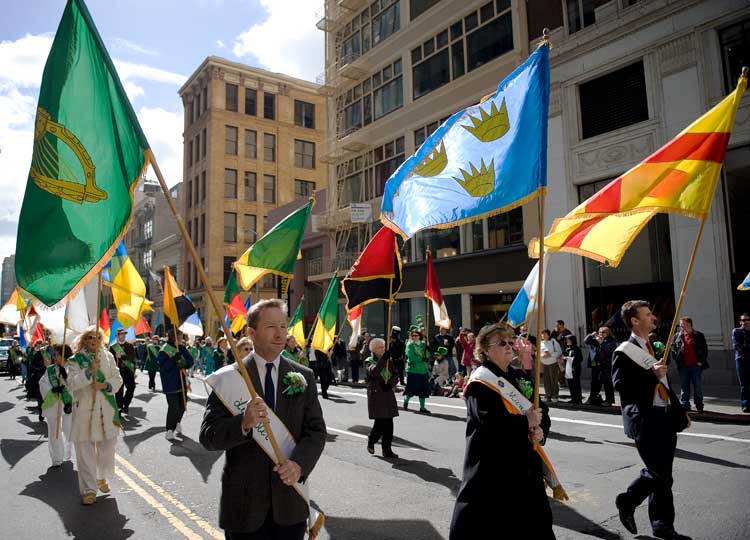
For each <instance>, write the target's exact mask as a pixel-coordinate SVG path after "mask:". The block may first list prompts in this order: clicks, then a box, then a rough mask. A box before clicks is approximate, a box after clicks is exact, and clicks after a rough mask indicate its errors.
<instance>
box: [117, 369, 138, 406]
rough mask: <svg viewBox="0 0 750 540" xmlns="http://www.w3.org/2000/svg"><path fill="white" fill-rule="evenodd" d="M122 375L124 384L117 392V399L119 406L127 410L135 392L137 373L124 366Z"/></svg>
mask: <svg viewBox="0 0 750 540" xmlns="http://www.w3.org/2000/svg"><path fill="white" fill-rule="evenodd" d="M120 376H121V377H122V386H121V387H120V389H119V390H118V391H117V393H116V394H115V400H117V408H118V409H120V410H125V411H126V412H127V410H128V407H130V402H131V401H133V394H134V393H135V375H133V374H132V373H131V372H130V370H129V369H128V368H122V369H121V370H120Z"/></svg>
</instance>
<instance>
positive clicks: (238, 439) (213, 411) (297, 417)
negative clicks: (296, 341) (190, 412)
mask: <svg viewBox="0 0 750 540" xmlns="http://www.w3.org/2000/svg"><path fill="white" fill-rule="evenodd" d="M242 361H243V363H244V364H245V367H246V368H247V371H248V373H249V374H250V380H251V381H252V382H253V385H254V386H255V389H256V390H257V391H258V392H262V388H263V387H262V386H261V383H260V377H259V376H258V368H257V366H256V365H255V361H254V360H253V357H252V354H251V355H248V356H247V357H246V358H244V359H243V360H242ZM290 371H297V372H300V373H302V374H303V375H304V376H305V379H306V380H307V389H306V390H305V392H304V393H301V394H295V395H292V396H289V395H287V394H283V393H282V391H281V390H283V389H284V386H285V385H284V383H283V382H282V381H283V380H284V376H285V375H286V374H287V373H289V372H290ZM278 384H279V388H277V392H276V415H277V416H278V417H279V418H280V419H281V421H282V422H284V424H285V425H286V427H287V429H289V432H290V433H291V434H292V436H293V437H294V440H295V441H297V446H296V448H295V449H294V452H292V455H291V456H290V459H291V460H292V461H295V462H296V463H297V464H299V466H300V467H301V468H302V478H301V481H304V480H305V479H306V478H307V477H308V476H309V475H310V473H311V472H312V470H313V467H315V464H316V463H317V462H318V458H319V457H320V454H321V453H322V452H323V446H324V445H325V438H326V425H325V421H324V420H323V411H322V410H321V408H320V402H319V401H318V390H317V387H316V386H315V377H314V375H313V372H312V370H311V369H308V368H306V367H304V366H301V365H299V364H292V363H291V362H289V361H288V360H286V359H285V358H283V357H282V358H281V359H280V361H279V382H278ZM200 442H201V444H202V445H203V446H204V447H205V448H206V449H208V450H224V451H226V461H225V463H224V472H223V473H222V476H221V488H222V489H221V502H220V505H219V526H221V527H222V528H223V529H224V530H227V531H233V532H253V531H256V530H258V529H259V528H260V527H261V525H263V522H264V520H265V519H266V516H267V515H268V512H269V509H271V510H272V511H273V520H274V522H275V523H276V524H277V525H293V524H295V523H300V522H302V521H305V520H307V517H308V508H307V505H306V504H305V502H304V501H303V500H302V497H300V496H299V495H298V494H297V492H296V491H294V489H293V488H292V487H289V486H285V485H284V484H283V483H282V482H281V479H280V478H279V475H278V474H276V473H275V472H273V462H272V461H271V459H270V458H269V457H268V456H267V455H266V454H265V452H263V450H261V448H260V446H258V444H257V443H256V442H255V441H253V439H252V434H249V435H248V436H247V437H245V436H244V435H243V434H242V415H241V414H238V415H236V416H233V415H232V413H231V412H229V410H228V409H227V408H226V407H224V405H223V404H222V402H221V400H220V399H219V398H218V397H217V396H216V395H215V394H214V393H213V392H212V393H211V395H210V396H209V397H208V402H207V403H206V412H205V414H204V416H203V423H202V424H201V431H200Z"/></svg>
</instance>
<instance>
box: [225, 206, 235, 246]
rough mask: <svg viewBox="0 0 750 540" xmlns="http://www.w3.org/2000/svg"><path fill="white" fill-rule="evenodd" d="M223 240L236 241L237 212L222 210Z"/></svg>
mask: <svg viewBox="0 0 750 540" xmlns="http://www.w3.org/2000/svg"><path fill="white" fill-rule="evenodd" d="M224 241H225V242H236V241H237V214H235V213H234V212H224Z"/></svg>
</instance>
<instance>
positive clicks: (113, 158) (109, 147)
mask: <svg viewBox="0 0 750 540" xmlns="http://www.w3.org/2000/svg"><path fill="white" fill-rule="evenodd" d="M149 156H150V150H149V145H148V142H147V141H146V137H145V136H144V135H143V132H142V131H141V127H140V125H139V124H138V120H137V118H136V116H135V112H134V111H133V108H132V107H131V105H130V102H129V101H128V98H127V95H126V94H125V90H124V89H123V87H122V83H121V82H120V79H119V77H118V76H117V71H116V70H115V67H114V64H113V63H112V60H111V58H110V57H109V54H108V53H107V50H106V49H105V47H104V43H103V41H102V38H101V37H100V36H99V33H98V32H97V30H96V27H95V26H94V22H93V20H92V19H91V15H90V14H89V11H88V9H87V8H86V5H85V4H84V2H83V0H68V3H67V4H66V6H65V10H64V11H63V15H62V20H61V21H60V26H59V27H58V29H57V33H56V34H55V39H54V41H53V43H52V49H51V50H50V53H49V57H48V58H47V63H46V65H45V66H44V75H43V77H42V84H41V88H40V91H39V105H38V107H37V113H36V125H35V129H34V152H33V155H32V158H31V170H30V171H29V177H28V181H27V183H26V193H25V195H24V199H23V206H22V208H21V216H20V218H19V223H18V238H17V246H16V279H17V281H18V285H19V286H20V287H21V288H22V289H23V290H25V291H26V292H27V293H29V294H30V295H31V296H33V297H35V298H37V299H38V300H40V301H41V302H42V303H44V304H46V305H48V306H52V305H55V304H57V303H59V302H61V301H62V300H64V299H65V298H66V297H68V296H72V295H73V294H75V293H76V292H77V291H78V290H79V289H80V288H81V287H82V286H83V285H85V283H86V282H87V281H88V279H89V278H90V277H92V276H93V275H95V274H96V273H97V272H98V271H99V270H100V269H101V267H102V266H103V265H104V264H106V262H107V261H108V260H109V258H110V257H111V255H112V253H113V252H114V250H115V249H116V247H117V245H118V244H119V242H120V239H121V237H122V236H123V235H124V233H125V230H126V229H127V227H128V225H129V224H130V219H131V214H132V209H133V191H134V189H135V186H136V184H137V183H138V179H139V178H140V177H141V175H142V174H143V173H144V172H145V168H146V166H147V165H148V163H149Z"/></svg>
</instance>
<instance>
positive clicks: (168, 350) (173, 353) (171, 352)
mask: <svg viewBox="0 0 750 540" xmlns="http://www.w3.org/2000/svg"><path fill="white" fill-rule="evenodd" d="M161 352H163V353H165V354H166V355H167V356H169V357H170V358H172V359H173V360H174V361H175V364H177V367H178V368H180V369H183V368H184V367H185V359H184V358H183V357H182V356H181V355H180V350H179V349H178V348H177V347H175V346H174V345H170V344H169V343H165V344H164V345H162V348H161ZM175 357H177V358H175Z"/></svg>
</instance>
